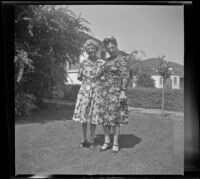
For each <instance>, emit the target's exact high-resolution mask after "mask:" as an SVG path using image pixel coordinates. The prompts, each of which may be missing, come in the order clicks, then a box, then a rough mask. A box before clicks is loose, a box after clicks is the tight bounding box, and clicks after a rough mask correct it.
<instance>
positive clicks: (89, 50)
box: [86, 45, 97, 57]
mask: <svg viewBox="0 0 200 179" xmlns="http://www.w3.org/2000/svg"><path fill="white" fill-rule="evenodd" d="M86 52H87V54H88V55H89V57H95V56H96V55H97V48H96V47H95V46H92V45H89V46H87V48H86Z"/></svg>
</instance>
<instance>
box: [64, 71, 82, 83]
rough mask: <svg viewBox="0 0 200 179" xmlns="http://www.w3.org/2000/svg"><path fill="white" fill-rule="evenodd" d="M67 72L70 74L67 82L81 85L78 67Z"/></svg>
mask: <svg viewBox="0 0 200 179" xmlns="http://www.w3.org/2000/svg"><path fill="white" fill-rule="evenodd" d="M67 74H68V76H67V82H66V83H65V84H68V85H76V84H80V85H81V81H79V80H78V79H77V75H78V69H75V70H68V72H67Z"/></svg>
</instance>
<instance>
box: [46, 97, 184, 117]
mask: <svg viewBox="0 0 200 179" xmlns="http://www.w3.org/2000/svg"><path fill="white" fill-rule="evenodd" d="M43 101H44V102H45V103H49V104H57V105H70V106H71V105H75V102H72V101H66V100H50V99H43ZM128 109H129V111H133V112H137V113H142V114H154V115H162V110H161V109H149V108H140V107H132V106H129V107H128ZM164 113H165V115H171V116H177V117H184V112H182V111H169V110H164Z"/></svg>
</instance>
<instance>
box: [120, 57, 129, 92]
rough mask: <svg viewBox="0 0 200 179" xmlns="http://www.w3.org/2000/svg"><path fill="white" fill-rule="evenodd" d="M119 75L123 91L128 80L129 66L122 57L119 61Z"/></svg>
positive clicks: (126, 60)
mask: <svg viewBox="0 0 200 179" xmlns="http://www.w3.org/2000/svg"><path fill="white" fill-rule="evenodd" d="M120 62H121V63H120V76H121V91H122V92H123V91H124V92H125V91H126V90H127V86H128V82H129V67H128V59H127V58H123V59H121V61H120Z"/></svg>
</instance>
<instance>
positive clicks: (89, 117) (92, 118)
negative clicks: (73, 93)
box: [73, 59, 104, 124]
mask: <svg viewBox="0 0 200 179" xmlns="http://www.w3.org/2000/svg"><path fill="white" fill-rule="evenodd" d="M103 64H104V61H103V60H101V59H98V60H97V61H94V62H93V61H90V60H89V59H85V60H84V61H83V62H82V63H81V64H80V68H79V71H78V79H79V80H81V81H82V85H81V88H80V90H79V92H78V95H77V100H76V106H75V110H74V116H73V120H74V121H79V122H81V123H92V124H98V117H97V108H96V107H97V104H96V103H97V102H98V101H97V98H96V97H97V95H96V92H97V91H96V90H97V89H99V88H98V85H99V77H100V74H101V66H102V65H103Z"/></svg>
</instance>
